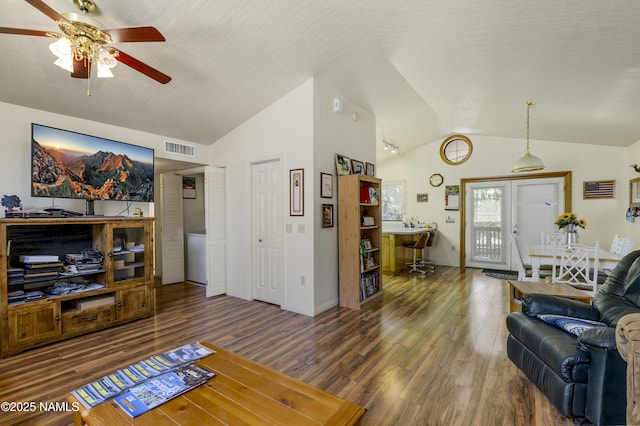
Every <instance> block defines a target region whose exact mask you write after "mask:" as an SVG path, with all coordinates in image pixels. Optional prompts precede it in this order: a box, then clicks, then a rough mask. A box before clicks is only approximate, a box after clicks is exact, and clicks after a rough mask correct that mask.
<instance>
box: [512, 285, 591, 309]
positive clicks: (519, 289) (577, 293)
mask: <svg viewBox="0 0 640 426" xmlns="http://www.w3.org/2000/svg"><path fill="white" fill-rule="evenodd" d="M507 282H508V283H509V305H510V311H511V312H522V306H521V305H520V304H519V303H518V302H517V301H516V300H518V299H522V298H524V296H526V295H527V294H530V293H540V294H548V295H549V296H558V297H564V298H565V299H572V300H577V301H579V302H584V303H591V299H592V297H591V295H590V294H587V293H586V292H584V291H582V290H578V289H576V288H573V287H571V286H570V285H568V284H562V283H555V284H552V283H543V282H530V281H507Z"/></svg>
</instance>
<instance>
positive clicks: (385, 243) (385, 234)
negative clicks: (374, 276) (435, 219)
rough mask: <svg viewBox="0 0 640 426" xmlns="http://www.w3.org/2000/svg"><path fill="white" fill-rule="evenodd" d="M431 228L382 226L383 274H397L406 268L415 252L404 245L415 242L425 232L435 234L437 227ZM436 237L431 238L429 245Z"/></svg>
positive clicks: (399, 225)
mask: <svg viewBox="0 0 640 426" xmlns="http://www.w3.org/2000/svg"><path fill="white" fill-rule="evenodd" d="M431 226H432V227H431V228H405V227H404V226H402V225H401V224H398V225H396V224H393V225H391V226H385V225H384V224H383V225H382V250H381V255H382V265H381V266H382V272H384V273H388V274H396V273H399V272H401V271H402V269H403V268H405V266H406V264H407V263H408V262H410V261H411V260H412V259H413V250H412V249H408V248H406V247H404V244H406V243H409V242H412V241H415V240H416V239H417V237H416V236H417V235H420V234H423V233H425V232H431V233H435V232H437V231H438V229H437V227H435V226H433V225H431ZM433 239H434V237H433V236H431V237H430V238H429V242H428V243H427V245H429V246H430V245H431V244H432V243H433Z"/></svg>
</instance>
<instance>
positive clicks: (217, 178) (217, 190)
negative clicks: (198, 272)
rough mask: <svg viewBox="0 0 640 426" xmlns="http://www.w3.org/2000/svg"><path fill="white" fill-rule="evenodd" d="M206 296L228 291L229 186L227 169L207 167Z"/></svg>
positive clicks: (205, 178) (205, 184)
mask: <svg viewBox="0 0 640 426" xmlns="http://www.w3.org/2000/svg"><path fill="white" fill-rule="evenodd" d="M204 181H205V183H204V186H205V188H206V191H205V205H206V209H205V210H206V212H207V219H206V228H207V229H206V230H207V256H206V258H207V291H206V294H207V297H212V296H217V295H220V294H224V293H226V292H227V219H226V218H227V190H226V179H225V169H223V168H218V167H205V171H204Z"/></svg>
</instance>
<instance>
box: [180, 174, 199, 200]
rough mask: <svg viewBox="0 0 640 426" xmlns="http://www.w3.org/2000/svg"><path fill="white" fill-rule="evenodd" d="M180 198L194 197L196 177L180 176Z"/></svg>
mask: <svg viewBox="0 0 640 426" xmlns="http://www.w3.org/2000/svg"><path fill="white" fill-rule="evenodd" d="M182 198H196V178H194V177H191V176H182Z"/></svg>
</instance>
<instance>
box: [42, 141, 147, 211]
mask: <svg viewBox="0 0 640 426" xmlns="http://www.w3.org/2000/svg"><path fill="white" fill-rule="evenodd" d="M32 143H33V155H32V161H33V165H32V173H33V176H32V183H31V185H32V195H33V196H36V197H38V196H39V197H55V198H82V199H89V200H92V199H93V200H123V201H153V164H145V163H141V162H139V161H134V160H132V159H130V158H129V157H128V156H127V155H124V154H114V153H113V152H104V151H98V152H96V153H95V154H91V155H82V156H72V155H69V154H67V153H66V152H64V151H63V150H56V149H49V148H44V147H43V146H42V145H40V144H39V143H38V142H37V141H35V140H34V141H33V142H32Z"/></svg>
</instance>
